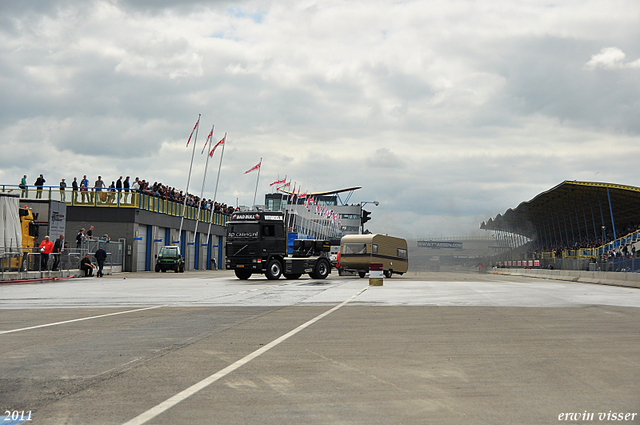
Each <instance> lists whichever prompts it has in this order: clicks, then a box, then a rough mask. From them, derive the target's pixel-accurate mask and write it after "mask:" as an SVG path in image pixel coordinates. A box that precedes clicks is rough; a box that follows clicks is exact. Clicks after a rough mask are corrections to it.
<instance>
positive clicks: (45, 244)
mask: <svg viewBox="0 0 640 425" xmlns="http://www.w3.org/2000/svg"><path fill="white" fill-rule="evenodd" d="M52 251H53V242H51V240H50V239H49V236H45V237H44V240H43V241H42V242H41V243H40V270H48V268H47V263H48V262H49V254H51V252H52Z"/></svg>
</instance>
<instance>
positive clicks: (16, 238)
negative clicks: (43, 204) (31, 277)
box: [0, 193, 22, 252]
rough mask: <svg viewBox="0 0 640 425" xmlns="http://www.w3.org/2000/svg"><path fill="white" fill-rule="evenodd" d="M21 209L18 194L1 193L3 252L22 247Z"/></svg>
mask: <svg viewBox="0 0 640 425" xmlns="http://www.w3.org/2000/svg"><path fill="white" fill-rule="evenodd" d="M19 209H20V199H19V197H18V195H10V194H7V193H0V250H1V251H3V252H10V251H14V252H15V251H19V250H20V249H21V248H22V230H21V229H20V215H19V213H18V210H19Z"/></svg>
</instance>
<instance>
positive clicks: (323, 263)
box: [309, 259, 331, 279]
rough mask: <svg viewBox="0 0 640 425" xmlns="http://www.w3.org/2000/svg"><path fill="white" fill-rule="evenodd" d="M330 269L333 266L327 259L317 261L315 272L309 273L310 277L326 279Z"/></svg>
mask: <svg viewBox="0 0 640 425" xmlns="http://www.w3.org/2000/svg"><path fill="white" fill-rule="evenodd" d="M330 271H331V268H330V266H329V263H328V262H327V260H322V259H321V260H318V261H317V262H316V267H315V269H314V270H313V273H309V277H311V279H325V278H326V277H327V276H329V272H330Z"/></svg>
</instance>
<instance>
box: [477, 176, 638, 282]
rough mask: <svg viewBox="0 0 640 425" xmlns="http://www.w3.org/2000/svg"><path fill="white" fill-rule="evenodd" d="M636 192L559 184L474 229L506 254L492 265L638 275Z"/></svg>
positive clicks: (492, 260) (606, 186)
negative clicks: (488, 235)
mask: <svg viewBox="0 0 640 425" xmlns="http://www.w3.org/2000/svg"><path fill="white" fill-rule="evenodd" d="M639 227H640V188H638V187H634V186H624V185H619V184H612V183H595V182H579V181H564V182H562V183H560V184H559V185H557V186H555V187H553V188H551V189H549V190H548V191H546V192H542V193H540V194H539V195H537V196H536V197H534V198H533V199H531V200H530V201H526V202H522V203H521V204H520V205H518V206H517V207H516V208H515V209H509V210H507V211H506V212H505V213H503V214H498V215H497V216H496V217H494V218H490V219H489V220H487V221H485V222H483V223H481V224H480V228H481V229H484V230H487V231H493V232H495V233H494V234H495V235H496V237H497V238H498V239H500V240H502V241H503V242H504V243H505V244H506V245H507V246H508V247H509V248H510V249H507V250H504V251H503V252H502V253H500V254H497V255H494V256H492V257H491V258H490V260H489V261H490V263H492V264H493V265H499V266H504V265H505V264H507V265H510V264H509V263H510V262H513V261H522V260H527V262H526V265H527V266H529V261H533V264H534V265H537V266H539V267H543V268H559V269H566V270H592V271H595V270H601V271H636V272H637V271H639V270H640V261H638V259H637V258H636V255H635V249H636V244H637V243H639V242H640V240H639V238H640V234H639V230H638V229H639Z"/></svg>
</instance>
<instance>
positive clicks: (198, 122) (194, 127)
mask: <svg viewBox="0 0 640 425" xmlns="http://www.w3.org/2000/svg"><path fill="white" fill-rule="evenodd" d="M198 124H200V117H198V121H196V125H194V126H193V130H191V134H190V135H189V140H187V146H189V142H190V141H191V136H193V132H194V131H196V128H198Z"/></svg>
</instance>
